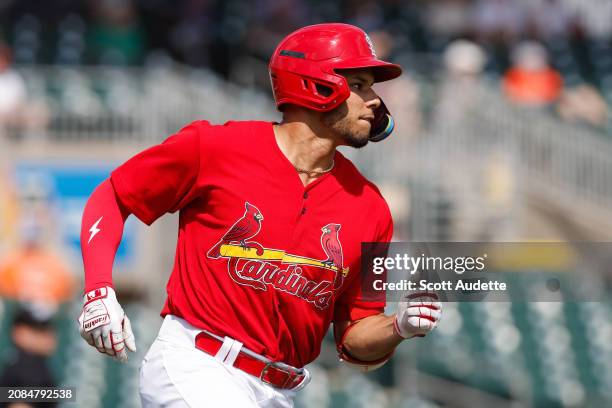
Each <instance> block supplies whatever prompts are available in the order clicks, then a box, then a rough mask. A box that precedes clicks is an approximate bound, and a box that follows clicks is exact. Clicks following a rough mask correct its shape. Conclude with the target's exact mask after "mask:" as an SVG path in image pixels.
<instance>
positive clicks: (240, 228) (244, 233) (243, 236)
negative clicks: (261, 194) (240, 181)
mask: <svg viewBox="0 0 612 408" xmlns="http://www.w3.org/2000/svg"><path fill="white" fill-rule="evenodd" d="M244 207H245V208H246V211H245V212H244V215H243V216H242V218H240V219H239V220H238V221H236V223H235V224H234V225H232V227H231V228H230V229H229V230H228V231H227V232H226V233H225V235H224V236H223V237H222V238H221V240H220V241H219V242H218V243H217V244H216V245H215V246H214V247H212V248H211V249H210V250H209V251H208V256H209V257H210V258H215V259H216V258H220V257H221V252H220V250H221V245H226V244H229V243H232V242H239V243H240V246H241V247H243V248H244V249H247V248H249V246H248V245H247V240H248V239H251V238H253V237H254V236H255V235H257V234H258V233H259V230H261V221H262V220H263V219H264V217H263V215H262V214H261V212H260V211H259V209H258V208H257V207H255V206H254V205H253V204H250V203H248V202H245V203H244ZM257 249H258V251H259V249H260V247H259V245H257Z"/></svg>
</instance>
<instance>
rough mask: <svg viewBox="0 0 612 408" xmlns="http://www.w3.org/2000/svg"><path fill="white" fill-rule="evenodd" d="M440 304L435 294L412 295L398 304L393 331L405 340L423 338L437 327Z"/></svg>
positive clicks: (440, 313) (440, 310) (440, 312)
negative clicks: (416, 337)
mask: <svg viewBox="0 0 612 408" xmlns="http://www.w3.org/2000/svg"><path fill="white" fill-rule="evenodd" d="M441 317H442V304H441V303H440V302H439V301H438V296H437V295H436V294H435V293H429V292H427V293H413V294H410V295H408V296H406V297H405V300H404V301H403V302H399V305H398V307H397V314H396V315H395V331H396V332H397V333H398V334H399V335H400V336H402V337H403V338H405V339H409V338H411V337H415V336H418V337H424V336H425V335H426V334H427V333H429V332H430V331H432V330H433V329H435V328H436V326H437V325H438V322H439V321H440V318H441Z"/></svg>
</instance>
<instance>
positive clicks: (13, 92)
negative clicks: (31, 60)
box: [0, 41, 27, 131]
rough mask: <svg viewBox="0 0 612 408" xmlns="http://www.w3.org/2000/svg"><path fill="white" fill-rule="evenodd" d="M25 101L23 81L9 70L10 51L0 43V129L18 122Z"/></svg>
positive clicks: (14, 72)
mask: <svg viewBox="0 0 612 408" xmlns="http://www.w3.org/2000/svg"><path fill="white" fill-rule="evenodd" d="M26 99H27V91H26V84H25V81H24V80H23V78H22V77H21V75H20V74H19V73H18V72H17V71H15V70H14V69H12V68H11V50H10V49H9V48H8V46H6V45H5V44H4V43H2V42H1V41H0V127H2V126H3V125H4V126H6V125H16V124H18V123H19V122H20V118H21V116H22V111H23V109H24V107H25V104H26ZM0 131H1V129H0Z"/></svg>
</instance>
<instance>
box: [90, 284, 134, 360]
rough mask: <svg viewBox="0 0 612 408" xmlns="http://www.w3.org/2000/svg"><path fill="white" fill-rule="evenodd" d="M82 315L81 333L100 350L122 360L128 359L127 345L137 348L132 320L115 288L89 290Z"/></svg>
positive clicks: (131, 348) (131, 349)
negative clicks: (124, 309) (122, 305)
mask: <svg viewBox="0 0 612 408" xmlns="http://www.w3.org/2000/svg"><path fill="white" fill-rule="evenodd" d="M83 303H84V304H83V311H82V312H81V315H80V316H79V332H80V333H81V337H83V338H84V339H85V341H87V343H88V344H89V345H90V346H92V347H95V348H96V349H97V350H98V351H99V352H100V353H104V354H108V355H109V356H112V357H114V358H115V359H117V360H118V361H120V362H122V363H123V362H126V361H127V359H128V355H127V351H126V348H127V349H128V350H130V351H132V352H134V351H136V341H135V339H134V333H132V326H131V325H130V319H128V317H127V316H126V315H125V312H124V311H123V308H122V307H121V305H120V304H119V302H117V296H116V295H115V291H114V290H113V288H111V287H109V286H104V287H101V288H98V289H94V290H92V291H90V292H87V293H86V294H85V296H84V297H83Z"/></svg>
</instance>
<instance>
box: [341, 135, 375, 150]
mask: <svg viewBox="0 0 612 408" xmlns="http://www.w3.org/2000/svg"><path fill="white" fill-rule="evenodd" d="M369 137H370V132H369V131H368V132H367V133H363V132H351V133H348V134H346V135H344V143H345V144H346V145H347V146H350V147H355V148H357V149H359V148H362V147H364V146H365V145H367V144H368V142H369V141H370V139H369Z"/></svg>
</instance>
